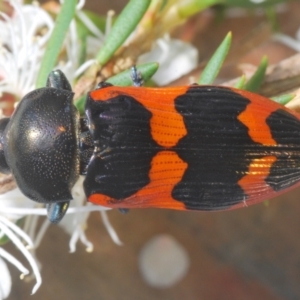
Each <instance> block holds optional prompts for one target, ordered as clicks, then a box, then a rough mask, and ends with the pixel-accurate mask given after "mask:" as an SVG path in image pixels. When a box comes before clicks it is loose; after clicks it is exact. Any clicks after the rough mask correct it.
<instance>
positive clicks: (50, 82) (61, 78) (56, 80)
mask: <svg viewBox="0 0 300 300" xmlns="http://www.w3.org/2000/svg"><path fill="white" fill-rule="evenodd" d="M46 87H52V88H56V89H62V90H67V91H71V92H72V88H71V85H70V83H69V81H68V79H67V77H66V76H65V74H64V73H63V72H62V71H61V70H55V71H52V72H50V74H49V76H48V79H47V83H46Z"/></svg>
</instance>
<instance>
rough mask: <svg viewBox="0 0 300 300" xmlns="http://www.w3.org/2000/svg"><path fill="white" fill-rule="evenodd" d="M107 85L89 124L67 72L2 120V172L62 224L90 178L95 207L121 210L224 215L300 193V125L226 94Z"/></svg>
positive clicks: (93, 102)
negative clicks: (79, 183)
mask: <svg viewBox="0 0 300 300" xmlns="http://www.w3.org/2000/svg"><path fill="white" fill-rule="evenodd" d="M132 77H133V82H134V85H136V86H132V87H118V86H112V85H111V84H108V83H105V82H104V83H101V84H100V85H99V86H98V87H97V89H96V90H94V91H91V92H90V93H89V94H88V95H87V99H86V105H85V117H84V118H80V116H79V113H78V111H77V109H76V108H75V106H74V105H73V103H72V100H73V93H72V90H71V87H70V84H69V83H68V81H67V79H66V78H65V76H64V74H63V73H62V72H60V71H54V72H52V73H51V74H50V75H49V78H48V81H47V86H46V87H45V88H41V89H37V90H34V91H32V92H31V93H29V94H27V95H26V96H25V97H24V98H23V99H22V100H21V102H20V103H19V105H18V106H17V108H16V110H15V112H14V113H13V115H12V116H11V118H5V119H2V120H0V171H1V172H2V173H9V172H11V173H12V174H13V176H14V178H15V180H16V182H17V185H18V186H19V188H20V190H21V191H22V192H23V193H24V195H26V196H27V197H28V198H30V199H32V200H34V201H37V202H41V203H45V204H46V205H47V209H48V218H49V219H50V221H52V222H54V223H57V222H59V221H60V220H61V219H62V217H63V216H64V214H65V212H66V211H67V209H68V205H69V203H70V201H71V200H72V195H71V189H72V187H73V185H74V184H75V182H76V180H77V178H78V176H79V175H80V174H83V175H85V180H84V183H83V188H84V192H85V194H86V196H87V199H88V200H89V201H90V202H92V203H95V204H99V205H103V206H107V207H111V208H119V209H128V208H143V207H157V208H170V209H177V210H202V211H216V210H228V209H234V208H238V207H243V206H248V205H250V204H254V203H257V202H260V201H263V200H266V199H268V198H271V197H273V196H276V195H278V194H280V193H282V192H285V191H286V190H288V189H289V188H292V187H295V186H297V185H300V115H298V114H297V113H295V112H293V111H291V110H289V109H287V108H285V107H284V106H282V105H280V104H277V103H275V102H273V101H272V100H270V99H267V98H265V97H262V96H260V95H257V94H254V93H250V92H247V91H243V90H238V89H234V88H229V87H221V86H199V85H191V86H181V87H170V88H146V87H140V85H141V81H142V80H141V78H140V77H139V76H138V75H137V73H136V71H135V69H134V71H133V76H132Z"/></svg>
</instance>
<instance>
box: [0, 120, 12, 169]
mask: <svg viewBox="0 0 300 300" xmlns="http://www.w3.org/2000/svg"><path fill="white" fill-rule="evenodd" d="M9 120H10V118H3V119H0V173H3V174H9V173H10V168H9V166H8V164H7V162H6V158H5V155H4V143H5V136H4V131H5V128H6V125H7V124H8V122H9Z"/></svg>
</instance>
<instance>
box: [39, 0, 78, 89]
mask: <svg viewBox="0 0 300 300" xmlns="http://www.w3.org/2000/svg"><path fill="white" fill-rule="evenodd" d="M76 5H77V0H65V1H64V2H63V4H62V7H61V10H60V13H59V15H58V16H57V19H56V22H55V26H54V29H53V31H52V34H51V37H50V39H49V41H48V44H47V49H46V51H45V54H44V57H43V60H42V63H41V67H40V70H39V74H38V78H37V82H36V88H40V87H44V86H45V85H46V81H47V77H48V75H49V73H50V72H51V71H52V70H53V68H54V67H55V64H56V61H57V58H58V55H59V52H60V49H61V46H62V44H63V41H64V38H65V36H66V33H67V31H68V29H69V26H70V23H71V21H72V19H73V17H74V15H75V10H76Z"/></svg>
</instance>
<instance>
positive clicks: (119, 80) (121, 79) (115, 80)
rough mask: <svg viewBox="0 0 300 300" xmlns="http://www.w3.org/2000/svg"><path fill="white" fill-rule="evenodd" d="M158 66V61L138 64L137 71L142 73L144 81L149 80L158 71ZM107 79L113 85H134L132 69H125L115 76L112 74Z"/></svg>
mask: <svg viewBox="0 0 300 300" xmlns="http://www.w3.org/2000/svg"><path fill="white" fill-rule="evenodd" d="M158 67H159V65H158V63H147V64H141V65H137V66H136V68H137V71H138V72H139V73H141V75H142V77H143V80H144V82H145V81H147V80H149V79H150V78H151V77H152V76H153V75H154V74H155V73H156V71H157V69H158ZM106 81H107V82H109V83H111V84H113V85H118V86H130V85H132V79H131V69H129V70H126V71H123V72H121V73H119V74H117V75H115V76H112V77H110V78H109V79H107V80H106Z"/></svg>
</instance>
